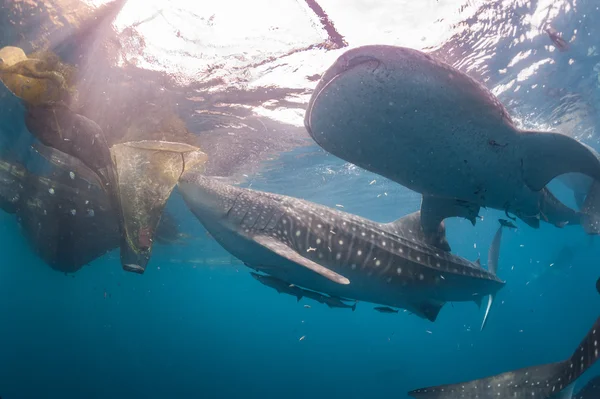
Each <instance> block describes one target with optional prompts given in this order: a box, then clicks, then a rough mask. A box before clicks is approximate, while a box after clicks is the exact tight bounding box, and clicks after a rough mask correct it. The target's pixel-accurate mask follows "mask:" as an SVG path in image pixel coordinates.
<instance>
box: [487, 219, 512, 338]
mask: <svg viewBox="0 0 600 399" xmlns="http://www.w3.org/2000/svg"><path fill="white" fill-rule="evenodd" d="M498 221H499V222H500V227H498V230H497V231H496V234H495V235H494V239H493V240H492V245H490V250H489V251H488V272H490V273H491V274H493V275H494V276H495V275H496V274H497V272H498V260H499V258H500V241H501V239H502V229H503V228H504V227H509V225H508V224H507V223H504V221H503V219H498ZM493 302H494V294H490V296H489V299H488V304H487V307H486V309H485V315H484V316H483V322H482V323H481V330H483V329H484V327H485V325H486V324H487V320H488V316H489V314H490V309H491V308H492V304H493Z"/></svg>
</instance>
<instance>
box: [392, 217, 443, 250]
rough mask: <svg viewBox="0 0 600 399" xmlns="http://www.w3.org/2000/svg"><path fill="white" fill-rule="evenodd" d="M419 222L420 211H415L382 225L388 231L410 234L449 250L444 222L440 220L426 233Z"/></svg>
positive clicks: (417, 238)
mask: <svg viewBox="0 0 600 399" xmlns="http://www.w3.org/2000/svg"><path fill="white" fill-rule="evenodd" d="M421 223H422V222H421V212H420V211H417V212H413V213H409V214H408V215H406V216H403V217H401V218H400V219H397V220H394V221H393V222H390V223H386V224H385V225H384V226H385V227H387V230H388V231H389V232H390V233H394V234H400V235H405V236H411V237H413V238H415V239H416V240H419V241H423V242H425V243H427V244H429V245H433V246H434V247H437V248H439V249H441V250H443V251H448V252H450V250H451V248H450V244H448V240H447V239H446V226H445V225H444V222H443V221H441V220H440V221H439V222H438V224H437V226H435V227H431V229H430V231H429V232H428V233H425V232H424V230H423V227H422V225H421Z"/></svg>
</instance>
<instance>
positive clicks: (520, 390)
mask: <svg viewBox="0 0 600 399" xmlns="http://www.w3.org/2000/svg"><path fill="white" fill-rule="evenodd" d="M599 340H600V318H598V319H597V320H596V323H595V324H594V325H593V326H592V328H591V329H590V331H589V332H588V334H587V335H586V337H585V338H584V339H583V341H582V342H581V344H580V345H579V346H578V347H577V349H576V350H575V352H574V353H573V355H572V356H571V357H570V358H569V359H567V360H564V361H562V362H558V363H551V364H544V365H539V366H532V367H526V368H522V369H519V370H514V371H509V372H506V373H502V374H498V375H495V376H493V377H487V378H482V379H479V380H473V381H469V382H464V383H460V384H451V385H440V386H436V387H430V388H422V389H417V390H414V391H411V392H409V393H408V394H409V395H410V396H412V397H413V398H417V399H454V398H468V399H476V398H480V399H488V398H489V399H491V398H511V399H512V398H514V399H525V398H528V399H530V398H536V399H548V398H550V397H554V398H556V399H570V398H571V395H572V393H573V382H575V380H576V379H577V378H579V377H580V376H581V375H582V374H583V373H584V372H585V371H586V370H587V369H588V368H590V367H591V366H592V365H593V364H594V363H595V362H596V360H598V350H600V348H599V347H598V341H599Z"/></svg>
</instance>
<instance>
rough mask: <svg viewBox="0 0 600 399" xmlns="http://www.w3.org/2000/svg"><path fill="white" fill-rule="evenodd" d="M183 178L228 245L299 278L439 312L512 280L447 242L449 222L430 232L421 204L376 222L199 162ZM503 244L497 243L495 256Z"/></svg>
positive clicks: (326, 289) (284, 276) (306, 284)
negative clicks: (200, 167) (215, 173)
mask: <svg viewBox="0 0 600 399" xmlns="http://www.w3.org/2000/svg"><path fill="white" fill-rule="evenodd" d="M178 187H179V191H180V192H181V194H182V196H183V199H184V200H185V202H186V204H187V205H188V207H189V208H190V209H191V211H192V213H193V214H194V215H195V216H196V217H197V218H198V220H199V221H200V222H201V223H202V224H203V225H204V227H205V228H206V229H207V230H208V232H209V233H210V234H211V235H212V236H213V237H214V238H215V240H216V241H217V242H218V243H219V244H220V245H221V246H222V247H223V248H225V249H226V250H227V251H228V252H230V253H231V254H232V255H233V256H235V257H237V258H238V259H240V260H241V261H243V262H244V263H245V264H246V265H247V266H249V267H251V268H253V269H255V270H257V271H261V272H264V273H267V274H269V275H271V276H273V277H275V278H278V279H280V280H282V281H285V282H287V283H289V284H293V285H295V286H298V287H303V288H306V289H308V290H312V291H317V292H322V293H326V294H328V295H330V296H332V297H338V298H350V299H353V300H357V301H364V302H371V303H375V304H381V305H385V306H390V307H394V308H403V309H406V310H409V311H411V312H412V313H414V314H416V315H418V316H420V317H422V318H425V319H428V320H430V321H432V322H433V321H435V320H436V318H437V316H438V314H439V312H440V310H441V309H442V307H443V306H444V304H445V303H446V302H450V301H452V302H454V301H474V302H476V303H478V304H481V301H482V298H484V297H485V296H487V295H495V294H496V293H497V292H498V291H499V290H500V289H501V288H502V287H503V286H504V281H502V280H500V279H499V278H498V277H497V276H496V274H495V273H492V272H490V271H488V270H485V269H484V268H482V267H481V265H480V264H479V261H477V262H471V261H468V260H466V259H464V258H462V257H459V256H456V255H454V254H452V253H450V252H448V251H447V250H446V248H449V245H448V243H447V240H446V236H445V227H444V224H443V223H440V225H439V226H438V229H437V230H436V231H437V234H436V235H435V236H428V237H426V236H425V234H424V233H423V230H422V228H421V223H420V217H419V212H418V211H417V212H415V213H412V214H409V215H407V216H405V217H403V218H400V219H398V220H396V221H394V222H391V223H377V222H375V221H372V220H369V219H365V218H362V217H359V216H357V215H352V214H349V213H346V212H342V211H339V210H337V209H332V208H329V207H326V206H323V205H319V204H316V203H313V202H309V201H305V200H302V199H298V198H294V197H289V196H284V195H278V194H273V193H268V192H263V191H256V190H251V189H246V188H240V187H236V186H232V185H229V184H226V183H224V182H223V181H222V180H221V179H218V178H211V177H206V176H204V175H202V174H201V173H196V172H192V171H190V172H189V173H184V174H183V175H182V176H181V178H180V180H179V183H178ZM499 244H500V243H499V240H498V241H497V242H496V247H497V248H493V250H494V251H496V252H495V253H496V256H497V251H498V249H499V248H498V247H499ZM488 312H489V306H488V311H487V312H486V313H488Z"/></svg>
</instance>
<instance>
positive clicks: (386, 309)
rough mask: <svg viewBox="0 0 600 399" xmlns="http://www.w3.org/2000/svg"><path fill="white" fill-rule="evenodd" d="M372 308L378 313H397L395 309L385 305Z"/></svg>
mask: <svg viewBox="0 0 600 399" xmlns="http://www.w3.org/2000/svg"><path fill="white" fill-rule="evenodd" d="M374 309H375V310H376V311H378V312H380V313H398V311H397V310H396V309H392V308H390V307H387V306H378V307H376V308H374Z"/></svg>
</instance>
